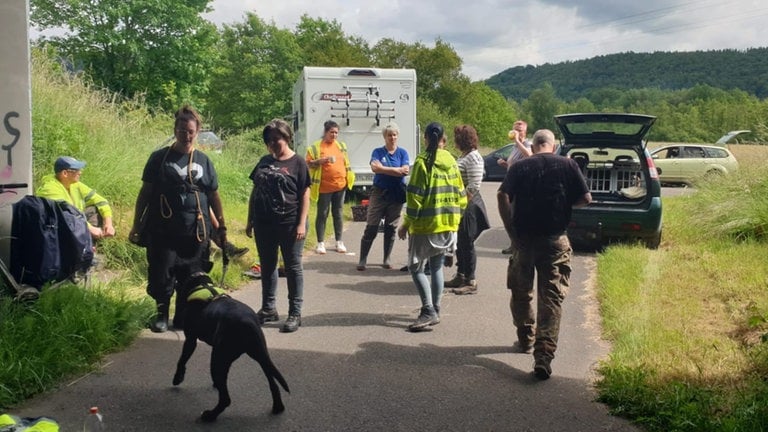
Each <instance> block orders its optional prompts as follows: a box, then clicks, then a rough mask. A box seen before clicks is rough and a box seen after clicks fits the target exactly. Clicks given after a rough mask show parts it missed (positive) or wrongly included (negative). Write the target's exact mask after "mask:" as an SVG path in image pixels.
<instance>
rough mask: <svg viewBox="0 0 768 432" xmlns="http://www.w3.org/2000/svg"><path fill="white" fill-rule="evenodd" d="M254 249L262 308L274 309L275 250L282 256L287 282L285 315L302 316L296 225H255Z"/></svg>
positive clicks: (300, 248) (301, 246)
mask: <svg viewBox="0 0 768 432" xmlns="http://www.w3.org/2000/svg"><path fill="white" fill-rule="evenodd" d="M254 237H255V238H256V249H257V250H258V252H259V259H260V260H261V307H262V309H275V305H276V302H277V298H276V296H277V281H278V274H277V250H278V248H279V249H280V251H281V252H282V254H283V262H284V263H285V277H286V279H287V281H288V315H298V316H301V305H302V303H303V302H304V268H303V266H302V264H301V254H302V251H303V250H304V240H303V239H302V240H296V226H295V225H292V224H291V225H279V224H258V225H256V227H254Z"/></svg>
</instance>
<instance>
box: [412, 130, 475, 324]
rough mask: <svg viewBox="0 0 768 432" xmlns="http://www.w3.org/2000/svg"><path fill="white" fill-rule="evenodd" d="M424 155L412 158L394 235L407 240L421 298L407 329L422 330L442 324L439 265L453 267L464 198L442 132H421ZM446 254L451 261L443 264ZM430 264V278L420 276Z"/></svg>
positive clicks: (441, 281)
mask: <svg viewBox="0 0 768 432" xmlns="http://www.w3.org/2000/svg"><path fill="white" fill-rule="evenodd" d="M424 140H425V141H426V150H424V151H423V152H422V153H421V154H419V155H418V156H417V157H416V160H415V161H414V164H413V170H412V171H411V178H410V181H409V182H408V188H407V190H406V210H405V217H404V218H403V223H402V225H400V227H399V228H398V230H397V235H398V237H399V238H400V239H405V238H406V237H408V270H409V271H410V273H411V277H412V278H413V282H414V283H415V284H416V288H417V289H418V291H419V296H420V297H421V310H420V313H419V316H418V318H417V319H416V321H414V322H413V323H412V324H410V325H409V326H408V330H409V331H412V332H418V331H423V330H425V329H427V328H428V327H429V326H433V325H435V324H438V323H439V322H440V299H441V298H442V295H443V283H444V280H445V279H444V277H443V263H444V262H445V264H446V265H448V266H450V265H452V264H453V263H452V261H453V251H454V249H455V247H456V232H457V231H458V229H459V222H460V220H461V213H462V211H463V210H464V208H465V207H466V206H467V197H466V194H465V191H464V183H463V182H462V180H461V173H460V172H459V167H458V165H457V164H456V160H455V159H454V158H453V156H452V155H451V154H450V153H448V151H446V150H445V149H444V147H445V141H446V138H445V129H444V128H443V125H441V124H440V123H437V122H433V123H430V124H429V125H428V126H427V128H426V130H425V132H424ZM446 254H448V255H449V259H448V260H446V258H445V257H446ZM427 263H429V267H430V276H429V278H427V275H426V274H425V272H424V267H425V266H426V265H427Z"/></svg>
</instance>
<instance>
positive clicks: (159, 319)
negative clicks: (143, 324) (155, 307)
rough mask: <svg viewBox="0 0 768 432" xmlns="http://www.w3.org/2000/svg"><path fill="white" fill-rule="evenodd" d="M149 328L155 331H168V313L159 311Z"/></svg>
mask: <svg viewBox="0 0 768 432" xmlns="http://www.w3.org/2000/svg"><path fill="white" fill-rule="evenodd" d="M149 329H150V330H152V332H153V333H165V332H167V331H168V314H167V313H162V312H158V313H157V315H156V316H155V320H154V321H153V322H152V324H150V326H149Z"/></svg>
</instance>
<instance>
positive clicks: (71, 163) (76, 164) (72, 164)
mask: <svg viewBox="0 0 768 432" xmlns="http://www.w3.org/2000/svg"><path fill="white" fill-rule="evenodd" d="M83 168H85V162H83V161H79V160H77V159H75V158H73V157H71V156H60V157H59V158H58V159H56V163H54V164H53V171H54V172H57V173H58V172H61V171H64V170H66V169H73V170H81V169H83Z"/></svg>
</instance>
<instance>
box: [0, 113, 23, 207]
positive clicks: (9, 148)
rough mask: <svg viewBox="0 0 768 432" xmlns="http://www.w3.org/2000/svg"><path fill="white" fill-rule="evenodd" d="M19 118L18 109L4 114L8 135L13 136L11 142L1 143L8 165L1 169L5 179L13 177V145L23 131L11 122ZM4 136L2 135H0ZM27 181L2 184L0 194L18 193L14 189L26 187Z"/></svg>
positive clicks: (4, 123)
mask: <svg viewBox="0 0 768 432" xmlns="http://www.w3.org/2000/svg"><path fill="white" fill-rule="evenodd" d="M14 118H19V113H17V112H16V111H10V112H7V113H6V114H5V116H3V126H4V127H5V131H6V132H7V133H8V135H10V136H11V139H10V142H8V143H2V144H0V148H1V149H3V150H4V151H5V152H6V155H5V161H6V166H5V167H4V168H3V169H2V170H0V178H2V179H3V180H5V179H9V178H11V176H13V147H14V146H16V143H18V142H19V139H20V138H21V131H20V130H19V129H18V128H16V127H15V126H13V125H12V124H11V119H14ZM0 136H2V135H0ZM26 187H27V184H26V183H6V184H0V195H6V194H9V195H16V194H18V192H17V191H16V190H14V189H23V188H26Z"/></svg>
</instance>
